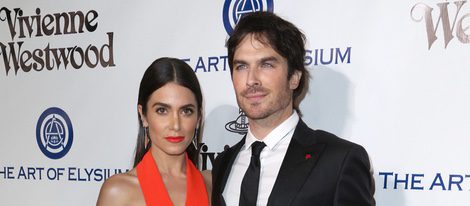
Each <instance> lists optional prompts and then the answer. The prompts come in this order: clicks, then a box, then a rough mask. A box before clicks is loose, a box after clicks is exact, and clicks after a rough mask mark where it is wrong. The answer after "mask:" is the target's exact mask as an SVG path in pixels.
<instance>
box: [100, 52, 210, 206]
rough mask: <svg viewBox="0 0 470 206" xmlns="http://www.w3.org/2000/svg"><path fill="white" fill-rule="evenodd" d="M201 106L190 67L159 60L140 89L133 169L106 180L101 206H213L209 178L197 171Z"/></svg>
mask: <svg viewBox="0 0 470 206" xmlns="http://www.w3.org/2000/svg"><path fill="white" fill-rule="evenodd" d="M202 102H203V101H202V94H201V89H200V85H199V82H198V80H197V77H196V75H195V74H194V71H193V70H192V69H191V67H190V66H189V65H187V64H186V63H185V62H184V61H182V60H179V59H174V58H160V59H157V60H156V61H154V62H153V63H152V64H151V65H150V67H149V68H148V69H147V70H146V71H145V73H144V76H143V77H142V81H141V83H140V88H139V97H138V105H137V110H138V115H139V125H140V129H139V135H138V139H137V146H136V154H135V158H134V168H133V169H132V170H130V171H129V172H127V173H122V174H117V175H114V176H112V177H111V178H109V179H108V180H106V181H105V183H104V184H103V186H102V188H101V191H100V194H99V197H98V202H97V205H98V206H106V205H112V206H117V205H147V206H156V205H158V206H166V205H191V206H199V205H200V206H206V205H209V200H210V196H209V194H210V192H211V177H210V173H209V172H207V171H203V172H202V173H201V172H199V170H198V169H197V163H198V156H199V149H198V148H197V146H198V144H199V142H200V138H201V135H200V133H199V131H201V130H200V128H201V126H202V121H203V115H202Z"/></svg>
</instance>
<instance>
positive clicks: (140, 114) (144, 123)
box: [137, 104, 149, 127]
mask: <svg viewBox="0 0 470 206" xmlns="http://www.w3.org/2000/svg"><path fill="white" fill-rule="evenodd" d="M137 111H139V117H140V121H142V126H144V127H148V126H149V123H148V122H147V118H146V117H145V115H144V113H143V112H142V105H140V104H139V105H137Z"/></svg>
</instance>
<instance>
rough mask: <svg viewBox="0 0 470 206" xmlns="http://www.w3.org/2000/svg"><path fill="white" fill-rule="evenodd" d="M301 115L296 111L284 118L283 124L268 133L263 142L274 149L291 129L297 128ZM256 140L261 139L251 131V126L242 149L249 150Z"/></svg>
mask: <svg viewBox="0 0 470 206" xmlns="http://www.w3.org/2000/svg"><path fill="white" fill-rule="evenodd" d="M299 119H300V118H299V115H298V114H297V112H296V111H294V112H292V115H291V116H290V117H289V118H287V119H286V120H284V122H282V123H281V124H279V125H278V126H277V127H276V128H274V129H273V130H272V131H271V132H269V134H268V135H266V137H265V138H264V139H263V142H264V143H265V144H266V147H267V148H269V149H270V150H272V149H273V148H274V147H276V145H277V144H278V143H279V142H280V141H281V140H282V139H283V138H284V137H286V136H287V134H289V133H290V132H291V131H293V130H294V129H295V127H296V126H297V123H298V122H299ZM255 141H259V140H258V139H256V137H255V136H254V135H253V133H251V129H250V127H248V133H247V135H246V138H245V145H244V146H243V148H242V150H247V149H250V148H251V144H252V143H253V142H255Z"/></svg>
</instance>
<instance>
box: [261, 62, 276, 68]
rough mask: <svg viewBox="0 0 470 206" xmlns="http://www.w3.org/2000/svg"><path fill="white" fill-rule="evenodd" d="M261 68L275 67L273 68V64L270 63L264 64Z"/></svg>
mask: <svg viewBox="0 0 470 206" xmlns="http://www.w3.org/2000/svg"><path fill="white" fill-rule="evenodd" d="M261 67H263V68H273V67H274V66H273V65H272V64H270V63H263V64H262V65H261Z"/></svg>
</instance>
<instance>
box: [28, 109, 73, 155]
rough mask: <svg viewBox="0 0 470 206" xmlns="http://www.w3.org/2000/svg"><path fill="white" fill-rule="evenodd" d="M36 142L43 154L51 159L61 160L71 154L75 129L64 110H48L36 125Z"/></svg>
mask: <svg viewBox="0 0 470 206" xmlns="http://www.w3.org/2000/svg"><path fill="white" fill-rule="evenodd" d="M36 140H37V142H38V146H39V149H41V151H42V153H44V155H46V156H47V157H49V158H51V159H60V158H62V157H64V156H65V155H66V154H67V152H69V150H70V148H71V147H72V142H73V128H72V122H71V121H70V118H69V116H68V115H67V113H65V112H64V110H62V109H60V108H57V107H51V108H49V109H46V111H44V112H43V113H42V114H41V116H40V117H39V119H38V123H37V125H36Z"/></svg>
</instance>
